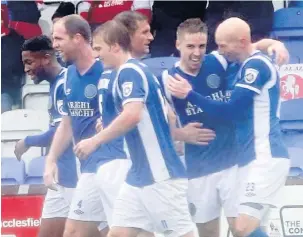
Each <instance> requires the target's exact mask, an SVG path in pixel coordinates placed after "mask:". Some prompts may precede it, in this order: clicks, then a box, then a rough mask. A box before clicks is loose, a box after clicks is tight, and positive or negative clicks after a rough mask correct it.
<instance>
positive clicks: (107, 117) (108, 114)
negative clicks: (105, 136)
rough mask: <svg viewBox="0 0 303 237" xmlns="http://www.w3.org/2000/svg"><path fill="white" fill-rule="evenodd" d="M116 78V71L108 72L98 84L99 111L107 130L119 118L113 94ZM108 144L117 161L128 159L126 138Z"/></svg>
mask: <svg viewBox="0 0 303 237" xmlns="http://www.w3.org/2000/svg"><path fill="white" fill-rule="evenodd" d="M115 77H116V71H115V70H106V71H104V72H103V73H102V75H101V78H100V80H99V84H98V94H99V111H100V115H101V121H102V126H103V128H106V127H107V126H108V125H109V124H110V123H111V122H112V121H113V120H114V119H115V118H116V117H117V116H118V112H117V110H116V107H115V103H114V98H113V93H112V92H113V84H114V80H115ZM108 144H109V145H110V147H111V154H112V156H115V157H116V158H117V159H123V158H124V159H126V158H127V156H126V153H125V151H124V137H119V138H116V139H114V140H112V141H110V142H109V143H108Z"/></svg>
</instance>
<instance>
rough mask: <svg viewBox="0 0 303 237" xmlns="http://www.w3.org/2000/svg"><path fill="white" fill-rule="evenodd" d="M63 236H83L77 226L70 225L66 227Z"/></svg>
mask: <svg viewBox="0 0 303 237" xmlns="http://www.w3.org/2000/svg"><path fill="white" fill-rule="evenodd" d="M63 237H81V234H80V232H77V230H76V228H73V227H71V226H69V227H65V229H64V233H63Z"/></svg>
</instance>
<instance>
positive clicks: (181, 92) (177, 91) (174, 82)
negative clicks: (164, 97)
mask: <svg viewBox="0 0 303 237" xmlns="http://www.w3.org/2000/svg"><path fill="white" fill-rule="evenodd" d="M166 86H167V88H168V90H169V92H170V93H171V94H172V95H173V96H175V97H177V98H179V99H185V98H186V97H187V95H188V93H189V92H190V91H191V90H192V86H191V85H190V84H189V82H188V81H187V80H186V79H184V78H183V77H181V76H180V75H178V74H175V75H174V77H172V76H170V75H169V76H168V80H167V85H166Z"/></svg>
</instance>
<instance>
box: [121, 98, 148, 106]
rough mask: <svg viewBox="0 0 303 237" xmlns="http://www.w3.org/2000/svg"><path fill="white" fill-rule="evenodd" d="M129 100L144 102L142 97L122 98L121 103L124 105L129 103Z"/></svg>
mask: <svg viewBox="0 0 303 237" xmlns="http://www.w3.org/2000/svg"><path fill="white" fill-rule="evenodd" d="M130 102H142V103H144V99H143V98H129V99H126V100H124V101H123V103H122V105H125V104H127V103H130Z"/></svg>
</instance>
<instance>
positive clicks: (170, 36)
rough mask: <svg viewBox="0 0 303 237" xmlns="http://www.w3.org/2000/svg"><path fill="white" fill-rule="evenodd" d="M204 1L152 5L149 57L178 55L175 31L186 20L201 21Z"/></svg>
mask: <svg viewBox="0 0 303 237" xmlns="http://www.w3.org/2000/svg"><path fill="white" fill-rule="evenodd" d="M205 7H206V1H155V2H154V4H153V17H152V24H151V27H152V30H153V31H154V37H155V39H154V41H153V42H152V44H151V56H152V57H162V56H170V55H172V54H178V53H177V50H176V47H175V42H176V30H177V27H178V25H179V24H180V23H181V22H183V21H185V20H186V19H188V18H200V19H201V20H203V17H204V12H205Z"/></svg>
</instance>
